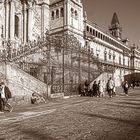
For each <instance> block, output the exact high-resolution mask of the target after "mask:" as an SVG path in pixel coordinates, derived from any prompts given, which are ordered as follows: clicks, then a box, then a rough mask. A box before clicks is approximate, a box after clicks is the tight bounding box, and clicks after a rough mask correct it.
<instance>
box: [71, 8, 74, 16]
mask: <svg viewBox="0 0 140 140" xmlns="http://www.w3.org/2000/svg"><path fill="white" fill-rule="evenodd" d="M73 16H74V10H73V8H71V17H73Z"/></svg>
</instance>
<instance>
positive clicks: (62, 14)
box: [60, 8, 64, 17]
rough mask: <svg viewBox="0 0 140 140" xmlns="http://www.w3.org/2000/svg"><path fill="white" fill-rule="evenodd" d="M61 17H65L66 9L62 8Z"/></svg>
mask: <svg viewBox="0 0 140 140" xmlns="http://www.w3.org/2000/svg"><path fill="white" fill-rule="evenodd" d="M60 16H61V17H64V9H63V8H61V12H60Z"/></svg>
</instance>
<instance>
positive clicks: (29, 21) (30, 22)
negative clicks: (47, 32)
mask: <svg viewBox="0 0 140 140" xmlns="http://www.w3.org/2000/svg"><path fill="white" fill-rule="evenodd" d="M32 22H33V11H32V6H31V5H30V6H29V9H28V40H31V39H32V28H33V24H32Z"/></svg>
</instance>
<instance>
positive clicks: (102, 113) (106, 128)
mask: <svg viewBox="0 0 140 140" xmlns="http://www.w3.org/2000/svg"><path fill="white" fill-rule="evenodd" d="M0 140H140V88H136V89H134V90H132V89H131V90H130V92H129V96H125V95H124V94H123V93H121V91H118V93H117V96H115V97H113V98H109V97H108V96H106V97H104V98H96V97H73V98H69V99H63V100H59V101H48V102H47V103H46V104H41V105H35V106H34V105H27V106H17V107H15V110H14V111H13V112H12V113H9V112H7V113H6V112H5V113H4V114H0Z"/></svg>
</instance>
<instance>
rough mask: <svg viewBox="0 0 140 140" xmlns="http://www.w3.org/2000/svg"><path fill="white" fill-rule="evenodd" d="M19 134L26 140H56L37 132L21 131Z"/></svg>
mask: <svg viewBox="0 0 140 140" xmlns="http://www.w3.org/2000/svg"><path fill="white" fill-rule="evenodd" d="M21 133H23V134H24V135H25V136H26V139H28V137H29V138H31V139H32V140H56V139H55V138H53V137H51V136H48V134H47V133H46V134H41V133H39V132H38V131H34V130H28V129H22V130H21Z"/></svg>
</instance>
